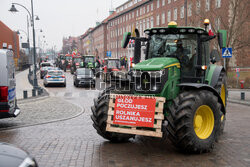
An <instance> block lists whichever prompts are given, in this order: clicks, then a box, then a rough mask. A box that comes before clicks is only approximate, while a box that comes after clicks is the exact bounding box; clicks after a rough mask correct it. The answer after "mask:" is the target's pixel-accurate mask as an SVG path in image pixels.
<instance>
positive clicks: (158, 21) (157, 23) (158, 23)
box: [156, 15, 160, 26]
mask: <svg viewBox="0 0 250 167" xmlns="http://www.w3.org/2000/svg"><path fill="white" fill-rule="evenodd" d="M156 25H157V26H158V25H160V15H157V16H156Z"/></svg>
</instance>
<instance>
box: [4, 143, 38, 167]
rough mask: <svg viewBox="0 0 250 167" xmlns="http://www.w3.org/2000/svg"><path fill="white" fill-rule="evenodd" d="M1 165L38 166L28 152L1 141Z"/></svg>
mask: <svg viewBox="0 0 250 167" xmlns="http://www.w3.org/2000/svg"><path fill="white" fill-rule="evenodd" d="M0 166H1V167H5V166H6V167H38V165H37V163H36V160H35V159H34V158H32V157H31V156H30V155H29V154H28V153H27V152H25V151H23V150H21V149H19V148H17V147H15V146H13V145H10V144H7V143H0Z"/></svg>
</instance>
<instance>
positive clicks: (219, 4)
mask: <svg viewBox="0 0 250 167" xmlns="http://www.w3.org/2000/svg"><path fill="white" fill-rule="evenodd" d="M215 3H216V4H215V6H216V8H220V7H221V0H215Z"/></svg>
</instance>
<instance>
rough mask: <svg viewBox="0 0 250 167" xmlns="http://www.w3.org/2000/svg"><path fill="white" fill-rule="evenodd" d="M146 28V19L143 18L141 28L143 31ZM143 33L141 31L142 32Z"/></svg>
mask: <svg viewBox="0 0 250 167" xmlns="http://www.w3.org/2000/svg"><path fill="white" fill-rule="evenodd" d="M145 29H146V20H145V19H143V29H142V31H144V30H145ZM142 33H143V32H142Z"/></svg>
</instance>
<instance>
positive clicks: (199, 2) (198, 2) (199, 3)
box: [196, 0, 201, 14]
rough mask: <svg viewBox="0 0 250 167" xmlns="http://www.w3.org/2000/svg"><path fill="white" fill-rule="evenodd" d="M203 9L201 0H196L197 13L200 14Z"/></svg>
mask: <svg viewBox="0 0 250 167" xmlns="http://www.w3.org/2000/svg"><path fill="white" fill-rule="evenodd" d="M200 9H201V1H200V0H197V1H196V13H197V14H199V13H200Z"/></svg>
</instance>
